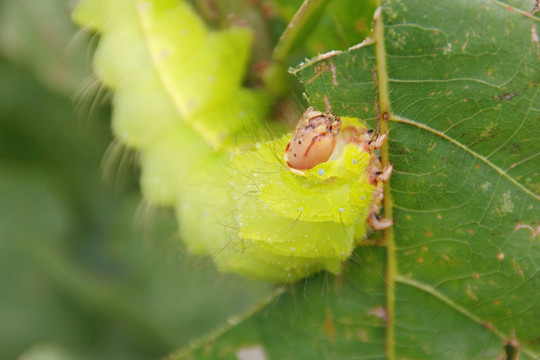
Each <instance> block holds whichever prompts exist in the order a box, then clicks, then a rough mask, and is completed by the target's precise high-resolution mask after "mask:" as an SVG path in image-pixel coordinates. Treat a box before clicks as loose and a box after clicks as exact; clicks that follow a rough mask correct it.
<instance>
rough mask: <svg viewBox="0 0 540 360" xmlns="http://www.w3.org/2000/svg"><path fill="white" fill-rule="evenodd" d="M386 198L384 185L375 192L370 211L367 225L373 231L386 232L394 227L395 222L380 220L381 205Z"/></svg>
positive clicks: (380, 185) (380, 184)
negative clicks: (385, 230)
mask: <svg viewBox="0 0 540 360" xmlns="http://www.w3.org/2000/svg"><path fill="white" fill-rule="evenodd" d="M383 198H384V193H383V187H382V183H379V185H377V188H376V189H375V192H374V193H373V199H372V200H371V205H370V209H369V214H368V217H367V223H368V224H369V226H370V227H371V228H372V229H373V230H384V229H388V228H389V227H390V226H392V225H394V220H392V219H386V218H379V212H380V211H381V204H382V200H383Z"/></svg>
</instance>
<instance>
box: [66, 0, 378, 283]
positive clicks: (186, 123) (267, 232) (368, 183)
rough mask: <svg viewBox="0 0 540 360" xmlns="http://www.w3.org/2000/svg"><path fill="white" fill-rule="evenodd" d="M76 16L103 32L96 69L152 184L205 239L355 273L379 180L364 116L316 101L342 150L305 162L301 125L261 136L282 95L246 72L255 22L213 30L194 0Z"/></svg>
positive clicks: (277, 260) (289, 266) (267, 272)
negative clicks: (272, 98)
mask: <svg viewBox="0 0 540 360" xmlns="http://www.w3.org/2000/svg"><path fill="white" fill-rule="evenodd" d="M73 17H74V19H75V21H76V22H77V23H78V24H80V25H81V26H84V27H86V28H89V29H91V30H93V31H97V32H98V33H99V34H100V36H101V40H100V43H99V46H98V48H97V50H96V54H95V58H94V70H95V73H96V74H97V76H98V77H99V78H100V79H101V81H102V82H103V83H104V84H105V85H106V86H107V87H109V88H110V89H113V90H114V91H115V93H114V100H113V109H114V111H113V119H112V127H113V131H114V133H115V136H116V137H117V138H118V139H119V140H120V141H122V142H123V143H124V144H125V145H127V146H129V147H132V148H135V149H138V150H139V151H140V155H141V156H140V164H141V169H142V176H141V187H142V191H143V195H144V196H145V198H146V199H147V200H148V201H149V202H150V203H152V204H155V205H160V206H172V207H175V208H176V210H177V216H178V222H179V227H180V233H181V236H182V238H183V240H184V241H185V243H186V245H187V247H188V249H189V250H190V251H191V252H193V253H195V254H204V255H209V256H212V257H213V259H214V261H215V263H216V265H217V266H218V268H220V269H221V270H223V271H233V272H237V273H242V274H245V275H248V276H252V277H257V278H262V279H267V280H272V281H295V280H298V279H301V278H304V277H306V276H309V275H311V274H313V273H316V272H319V271H321V270H328V271H330V272H332V273H336V274H338V273H340V272H341V268H342V263H343V262H344V261H345V260H346V259H347V258H348V257H349V256H350V254H351V252H352V250H353V249H354V247H355V245H356V241H355V239H358V238H361V237H363V236H364V235H365V233H366V229H367V223H366V221H365V220H366V218H367V217H368V214H369V213H370V210H372V209H371V207H370V204H371V202H372V198H373V197H374V194H375V193H377V192H376V181H373V179H371V178H370V176H371V173H370V168H371V167H372V166H373V163H374V158H375V157H372V156H371V149H370V148H369V146H368V145H367V144H368V143H369V139H370V137H369V136H368V134H369V133H368V132H367V130H366V128H365V127H364V126H363V125H362V124H360V123H359V121H358V119H352V118H341V119H339V118H337V117H333V116H332V115H331V114H323V113H318V112H316V111H314V110H312V109H310V110H309V111H311V113H309V112H306V114H305V115H304V118H306V117H307V118H310V117H315V118H317V119H319V120H323V121H326V120H331V121H332V122H333V123H334V125H336V124H337V125H339V126H340V127H341V131H339V129H338V130H337V131H334V133H332V134H330V133H329V132H327V131H326V130H324V129H322V128H317V129H319V130H320V131H321V133H320V134H319V133H317V136H316V137H314V138H316V139H317V141H320V142H321V143H325V144H326V141H327V140H328V139H330V140H331V141H330V142H329V144H332V145H329V146H330V148H331V149H332V151H330V152H329V153H328V155H324V157H326V159H324V160H323V161H319V162H317V161H315V163H316V164H315V165H314V166H312V165H311V164H310V166H305V168H303V167H302V166H300V168H299V167H298V166H295V167H296V168H294V167H291V166H290V165H291V163H290V162H289V161H290V160H291V159H290V157H291V156H294V155H295V154H293V153H292V152H291V150H290V148H291V146H293V147H294V146H299V145H295V144H296V142H293V143H291V138H292V136H293V134H292V133H288V134H287V133H283V132H282V135H280V136H277V137H270V136H268V138H267V139H266V140H262V141H259V142H258V143H256V144H253V143H251V142H252V141H253V140H252V139H251V136H250V134H264V133H268V131H267V129H266V127H265V124H264V120H265V119H267V117H268V109H267V106H266V105H265V104H266V103H267V102H268V99H267V98H266V95H265V94H263V93H261V92H257V91H255V90H253V89H249V88H246V87H243V86H242V85H241V82H242V79H243V77H244V71H245V68H246V64H247V61H248V57H249V53H250V46H251V41H252V35H251V33H250V31H249V30H248V29H246V28H231V29H228V30H224V31H209V30H208V29H207V28H206V26H205V24H204V23H203V22H202V20H201V19H200V18H199V17H198V16H197V14H196V13H195V12H194V11H193V9H192V8H191V7H190V5H189V4H187V3H186V2H185V1H181V0H152V1H150V0H145V1H142V0H83V1H81V2H80V4H79V5H78V7H77V8H76V10H75V11H74V14H73ZM310 114H311V115H310ZM304 120H306V119H304ZM308 120H309V119H308ZM308 128H309V129H312V128H313V126H311V127H308ZM321 129H322V130H321ZM298 131H299V130H298V129H297V132H296V134H295V139H297V138H298V136H299V134H298ZM325 131H326V132H325ZM338 133H339V134H338ZM329 134H330V135H329ZM323 135H324V136H323ZM327 135H328V136H335V139H334V138H333V137H332V138H326V136H327ZM302 139H303V138H302ZM323 139H324V141H323ZM362 139H367V140H366V141H364V140H362ZM313 141H314V142H315V140H313ZM300 142H301V141H300ZM334 145H335V146H334ZM324 146H327V145H324ZM334 148H335V149H334ZM324 151H326V150H324ZM330 153H332V155H331V157H330Z"/></svg>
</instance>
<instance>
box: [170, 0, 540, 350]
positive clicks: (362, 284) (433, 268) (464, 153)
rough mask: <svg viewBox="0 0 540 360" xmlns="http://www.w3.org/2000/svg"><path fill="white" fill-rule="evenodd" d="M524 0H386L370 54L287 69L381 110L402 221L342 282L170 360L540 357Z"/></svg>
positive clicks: (533, 27)
mask: <svg viewBox="0 0 540 360" xmlns="http://www.w3.org/2000/svg"><path fill="white" fill-rule="evenodd" d="M521 3H522V6H523V7H521V8H519V7H517V6H519V5H520V4H519V3H518V4H512V5H513V6H516V7H510V6H509V5H506V4H504V3H501V2H499V1H487V0H484V1H475V2H471V1H465V0H461V1H452V2H439V1H437V2H431V1H429V2H426V1H419V0H407V1H405V0H402V1H384V2H383V3H382V6H381V9H382V11H381V12H380V13H379V14H378V15H379V16H380V17H378V21H377V22H376V24H375V31H374V34H373V36H372V39H371V40H370V41H367V42H366V43H365V44H364V46H359V47H357V48H355V49H352V50H350V51H346V52H342V53H332V54H326V55H323V56H321V57H319V58H317V59H314V60H312V61H310V62H308V63H306V64H304V65H301V66H299V67H298V68H297V69H295V70H294V72H295V73H296V75H297V76H298V78H299V79H300V80H301V82H302V83H303V84H304V85H305V87H306V93H307V95H308V97H309V99H310V101H311V103H312V104H313V105H314V106H316V107H319V108H324V107H325V103H324V97H325V96H327V97H328V98H329V100H330V103H331V105H332V111H333V112H335V113H336V114H338V115H348V116H356V117H360V118H363V119H365V120H367V121H368V122H371V123H373V120H375V118H376V117H377V110H376V109H378V111H379V112H380V114H381V115H382V116H381V122H380V127H381V130H385V129H388V130H389V141H388V146H387V147H386V148H383V151H382V157H383V162H391V163H393V165H394V174H393V176H392V178H391V180H390V183H389V185H388V186H387V188H386V189H385V195H386V197H385V212H386V214H387V215H392V216H393V219H394V221H395V225H394V227H393V228H392V229H391V230H390V231H387V232H386V233H385V235H384V240H385V246H384V247H381V248H377V247H369V248H368V247H363V248H359V249H358V250H357V252H356V258H355V260H353V261H349V262H348V264H347V265H346V266H347V268H346V270H345V271H344V274H343V276H342V278H334V277H331V276H329V275H321V276H319V277H318V278H315V279H311V280H306V282H304V283H301V284H298V285H297V286H296V287H294V288H293V289H291V290H290V291H289V292H286V293H285V294H282V295H279V296H277V295H276V297H274V298H273V299H271V300H269V302H268V303H267V304H266V305H262V308H261V309H260V310H259V311H257V312H256V313H255V314H252V315H246V316H245V317H243V318H242V319H240V321H239V323H238V324H237V325H236V326H232V327H230V328H225V329H221V330H220V331H219V332H217V333H216V334H213V336H211V337H210V338H208V339H202V340H201V342H199V343H198V344H193V346H191V347H189V348H186V349H184V350H182V351H180V352H178V353H177V354H175V355H173V356H172V358H173V359H215V358H222V359H234V358H240V359H241V358H243V357H242V356H243V354H247V353H249V352H250V351H251V354H252V355H251V356H253V357H245V358H256V357H255V355H256V354H263V355H262V357H259V358H261V359H336V358H352V357H354V358H370V359H384V358H388V359H397V358H400V359H420V358H421V359H453V358H455V359H496V358H497V359H500V358H507V357H512V358H516V356H518V355H516V354H519V356H520V357H519V358H520V359H534V358H538V357H540V341H539V339H540V297H539V295H538V289H539V287H540V276H539V272H538V269H539V268H540V242H539V239H540V237H539V236H538V230H539V226H540V211H539V199H540V197H539V195H538V193H539V192H540V174H539V172H538V169H539V168H540V161H539V159H540V157H539V156H538V153H539V150H540V147H539V144H540V141H539V140H540V139H539V137H540V122H539V118H540V115H539V112H540V109H539V106H538V104H539V103H540V101H539V97H540V95H539V94H540V91H539V90H540V89H539V82H540V71H539V70H540V67H539V60H540V53H539V51H540V50H539V42H538V35H537V34H538V29H539V28H540V23H539V21H538V18H537V17H534V16H532V15H530V14H529V13H528V11H530V10H531V9H529V8H528V7H530V3H529V2H521ZM523 3H525V4H523ZM526 6H527V7H526ZM376 99H378V101H377V102H376Z"/></svg>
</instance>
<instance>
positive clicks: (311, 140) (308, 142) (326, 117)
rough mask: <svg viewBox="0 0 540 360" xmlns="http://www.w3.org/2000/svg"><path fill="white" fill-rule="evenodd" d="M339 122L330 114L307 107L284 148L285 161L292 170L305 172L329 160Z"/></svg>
mask: <svg viewBox="0 0 540 360" xmlns="http://www.w3.org/2000/svg"><path fill="white" fill-rule="evenodd" d="M340 127H341V121H340V119H339V117H338V116H334V115H333V114H332V113H330V112H328V113H322V112H320V111H316V110H314V109H313V108H312V107H309V108H308V109H307V110H306V112H305V113H304V115H302V118H301V119H300V121H299V122H298V125H297V126H296V129H295V131H294V135H293V137H292V139H291V141H290V142H289V143H288V144H287V147H286V148H285V161H286V162H287V165H289V166H290V167H291V168H293V169H297V170H306V169H311V168H312V167H314V166H316V165H318V164H320V163H323V162H325V161H327V160H328V159H330V156H332V153H333V152H334V147H335V146H336V136H337V134H338V133H339V129H340Z"/></svg>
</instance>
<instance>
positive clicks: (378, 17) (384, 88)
mask: <svg viewBox="0 0 540 360" xmlns="http://www.w3.org/2000/svg"><path fill="white" fill-rule="evenodd" d="M374 20H375V26H374V37H375V43H376V44H375V51H376V54H377V74H378V83H379V108H380V116H379V119H378V125H379V129H380V131H381V133H383V132H388V130H389V128H388V120H389V119H390V114H391V113H392V112H391V108H390V98H389V91H388V73H387V70H386V50H385V47H384V24H383V19H382V9H381V7H379V8H377V10H376V11H375V16H374ZM381 160H382V165H383V167H386V166H388V165H389V164H390V161H389V154H388V141H386V142H385V143H384V145H383V146H382V148H381ZM392 205H393V203H392V197H391V194H390V186H389V183H388V182H386V183H385V184H384V200H383V206H384V217H385V218H388V219H392V218H393V216H392V215H393V214H392ZM383 238H384V243H385V244H386V252H387V259H386V264H387V268H386V313H387V324H386V327H387V329H386V355H387V357H388V359H389V360H394V359H395V358H396V354H395V343H394V341H395V327H394V321H395V319H394V316H395V309H394V305H395V282H396V272H397V267H396V246H395V243H394V227H393V226H392V227H390V228H388V229H386V230H385V231H384V236H383Z"/></svg>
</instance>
